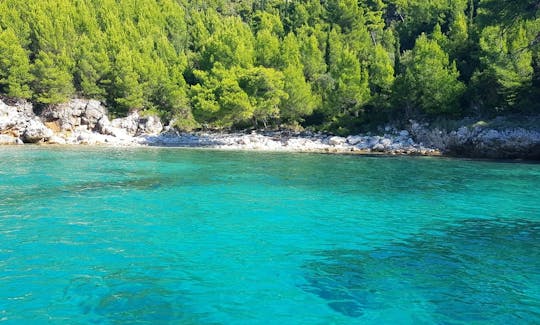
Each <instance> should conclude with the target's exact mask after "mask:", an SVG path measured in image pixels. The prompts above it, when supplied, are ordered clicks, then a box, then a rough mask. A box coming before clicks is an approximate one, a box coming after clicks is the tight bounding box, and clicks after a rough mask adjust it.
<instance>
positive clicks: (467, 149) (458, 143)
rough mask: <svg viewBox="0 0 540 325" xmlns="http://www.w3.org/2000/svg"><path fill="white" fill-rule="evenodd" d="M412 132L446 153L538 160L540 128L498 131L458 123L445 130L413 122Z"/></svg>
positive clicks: (422, 141)
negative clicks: (455, 127)
mask: <svg viewBox="0 0 540 325" xmlns="http://www.w3.org/2000/svg"><path fill="white" fill-rule="evenodd" d="M538 127H539V128H540V125H539V126H538ZM411 133H412V134H413V137H414V139H415V140H416V141H417V142H419V143H422V144H423V145H426V146H429V147H433V148H437V149H439V150H441V151H443V152H444V153H446V154H448V155H453V156H460V157H472V158H493V159H515V158H523V159H534V160H540V130H529V129H524V128H519V127H518V128H503V129H500V130H497V129H493V128H489V127H485V126H470V127H467V126H461V127H459V128H458V129H457V130H444V129H439V128H429V125H427V124H420V123H417V122H414V121H413V122H412V123H411Z"/></svg>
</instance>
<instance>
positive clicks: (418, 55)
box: [394, 34, 465, 115]
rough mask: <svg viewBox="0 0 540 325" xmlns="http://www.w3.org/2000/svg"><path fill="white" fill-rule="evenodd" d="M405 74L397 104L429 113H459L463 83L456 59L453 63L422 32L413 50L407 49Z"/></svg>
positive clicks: (398, 83) (398, 86)
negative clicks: (460, 79) (459, 78)
mask: <svg viewBox="0 0 540 325" xmlns="http://www.w3.org/2000/svg"><path fill="white" fill-rule="evenodd" d="M401 64H402V66H403V67H404V71H403V72H402V74H400V75H399V76H398V79H397V80H396V86H395V88H394V92H395V94H396V99H398V105H400V106H402V107H405V109H408V110H409V111H413V110H416V109H418V108H419V109H421V110H422V111H424V112H425V113H428V114H432V115H434V114H449V113H457V112H458V111H459V109H460V107H459V100H460V97H461V95H462V94H463V91H464V88H465V87H464V85H463V83H461V82H460V81H459V80H458V77H459V72H458V71H457V68H456V64H455V62H453V63H450V61H449V58H448V54H446V53H445V52H444V51H443V50H442V48H441V47H440V46H439V45H438V44H437V42H436V41H434V40H430V39H428V37H427V36H426V35H425V34H422V35H421V36H420V37H419V38H418V39H417V41H416V45H415V47H414V49H413V50H412V51H411V52H409V51H407V52H405V53H404V55H403V57H402V59H401Z"/></svg>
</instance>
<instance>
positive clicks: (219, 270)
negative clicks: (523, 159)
mask: <svg viewBox="0 0 540 325" xmlns="http://www.w3.org/2000/svg"><path fill="white" fill-rule="evenodd" d="M539 187H540V165H539V164H527V163H505V162H489V161H470V160H457V159H444V158H407V157H393V158H390V157H388V158H383V157H365V156H331V155H316V154H283V153H254V152H222V151H209V150H186V149H151V148H143V149H113V148H76V149H65V148H64V149H62V148H51V147H28V146H26V147H24V148H20V147H17V148H14V147H2V148H0V322H2V321H3V322H5V323H7V324H89V323H96V324H133V323H148V324H168V323H169V324H471V323H473V324H534V323H540V190H539Z"/></svg>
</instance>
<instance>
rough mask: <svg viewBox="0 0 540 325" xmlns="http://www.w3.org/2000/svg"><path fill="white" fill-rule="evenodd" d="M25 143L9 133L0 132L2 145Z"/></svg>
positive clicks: (0, 143)
mask: <svg viewBox="0 0 540 325" xmlns="http://www.w3.org/2000/svg"><path fill="white" fill-rule="evenodd" d="M18 144H23V142H22V141H21V139H19V138H17V137H14V136H11V135H7V134H0V145H18Z"/></svg>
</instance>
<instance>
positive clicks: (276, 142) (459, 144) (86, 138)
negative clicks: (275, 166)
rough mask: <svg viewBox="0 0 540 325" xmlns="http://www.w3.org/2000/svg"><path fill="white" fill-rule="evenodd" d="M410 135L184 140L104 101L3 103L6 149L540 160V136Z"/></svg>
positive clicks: (0, 124) (210, 135)
mask: <svg viewBox="0 0 540 325" xmlns="http://www.w3.org/2000/svg"><path fill="white" fill-rule="evenodd" d="M409 122H410V125H409V126H408V127H407V128H405V129H397V128H394V127H391V126H386V127H385V128H384V130H381V132H380V134H378V135H373V134H359V135H351V136H348V137H340V136H335V135H331V134H323V133H314V132H309V131H304V132H291V131H250V132H236V133H222V132H190V133H185V132H180V131H179V130H177V129H175V128H174V127H173V126H171V125H167V126H164V125H163V124H162V122H161V120H160V119H159V118H158V117H156V116H144V115H142V116H141V115H139V113H138V112H132V113H130V114H129V115H128V116H127V117H124V118H117V119H113V120H109V118H108V113H107V110H106V108H105V107H104V106H103V105H102V104H101V103H100V102H98V101H95V100H83V99H73V100H71V101H70V102H68V103H65V104H60V105H51V106H48V107H46V108H45V109H43V110H42V111H41V112H39V114H36V113H35V112H34V108H33V106H32V105H31V104H29V103H28V102H17V103H14V104H12V105H7V104H6V103H4V102H3V101H1V100H0V145H23V144H25V143H30V144H40V145H62V146H64V145H65V146H79V145H86V146H110V147H177V148H207V149H219V150H230V151H238V150H241V151H260V152H298V153H326V154H350V155H387V156H397V155H403V156H445V157H462V158H487V159H525V160H540V130H536V129H533V130H531V129H524V128H521V127H513V128H502V129H501V128H499V129H496V128H490V127H488V126H486V125H474V126H465V125H462V126H460V127H458V128H457V129H454V130H446V129H440V128H438V127H431V126H430V125H429V124H427V123H418V122H415V121H409Z"/></svg>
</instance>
